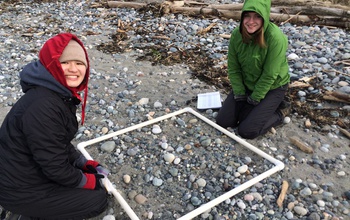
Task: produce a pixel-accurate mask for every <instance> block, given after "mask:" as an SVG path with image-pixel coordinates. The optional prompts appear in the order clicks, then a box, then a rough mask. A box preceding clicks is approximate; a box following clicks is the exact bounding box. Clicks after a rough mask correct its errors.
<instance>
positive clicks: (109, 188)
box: [77, 107, 284, 220]
mask: <svg viewBox="0 0 350 220" xmlns="http://www.w3.org/2000/svg"><path fill="white" fill-rule="evenodd" d="M183 113H191V114H193V115H195V116H196V117H198V118H199V119H201V120H203V121H204V122H206V123H207V124H209V125H211V126H212V127H214V128H216V129H217V130H219V131H221V132H222V133H224V134H226V135H227V136H228V137H230V138H232V139H233V140H235V141H237V142H238V143H240V144H241V145H243V146H244V147H246V148H248V149H249V150H251V151H253V152H255V153H256V154H258V155H259V156H261V157H263V158H265V159H267V160H268V161H270V162H271V163H273V164H274V165H275V166H274V167H272V168H271V169H269V170H267V171H265V172H264V173H262V174H260V175H258V176H256V177H254V178H253V179H250V180H248V181H247V182H245V183H243V184H241V185H239V186H237V187H236V188H233V189H232V190H230V191H228V192H226V193H224V194H223V195H221V196H219V197H217V198H215V199H213V200H211V201H210V202H208V203H205V204H203V205H201V206H200V207H198V208H197V209H194V210H192V211H191V212H189V213H187V214H186V215H184V216H182V217H180V218H178V219H177V220H190V219H192V218H194V217H196V216H198V215H200V214H202V213H203V212H205V211H207V210H209V209H211V208H212V207H214V206H216V205H218V204H220V203H221V202H223V201H225V200H227V199H229V198H231V197H233V196H234V195H236V194H238V193H239V192H241V191H243V190H245V189H247V188H249V187H251V186H253V185H254V184H256V183H258V182H260V181H261V180H263V179H265V178H267V177H269V176H271V175H272V174H274V173H276V172H278V171H280V170H283V169H284V163H283V162H281V161H280V160H277V159H275V158H273V157H272V156H270V155H269V154H266V153H265V152H263V151H262V150H260V149H258V148H257V147H255V146H253V145H252V144H250V143H248V142H247V141H245V140H244V139H242V138H240V137H238V136H236V135H235V134H234V133H232V132H230V131H228V130H226V129H224V128H222V127H221V126H219V125H217V124H216V123H215V122H213V121H211V120H210V119H208V118H206V117H204V116H203V115H201V114H200V113H198V112H196V111H195V110H193V109H192V108H190V107H187V108H184V109H181V110H178V111H175V112H173V113H169V114H166V115H163V116H160V117H158V118H154V119H151V120H149V121H145V122H142V123H140V124H137V125H134V126H131V127H128V128H125V129H122V130H119V131H116V132H113V133H110V134H106V135H104V136H101V137H98V138H95V139H92V140H89V141H85V142H81V143H79V144H78V145H77V148H78V150H79V151H80V152H81V153H82V154H83V155H84V156H85V157H86V158H87V159H89V160H92V159H93V158H92V157H91V156H90V155H89V153H88V152H87V151H86V149H85V147H86V146H89V145H92V144H95V143H97V142H101V141H104V140H107V139H109V138H112V137H115V136H117V135H120V134H124V133H127V132H130V131H133V130H135V129H138V128H142V127H144V126H147V125H151V124H154V123H157V122H159V121H162V120H165V119H168V118H171V117H174V116H177V115H180V114H183ZM103 185H104V186H105V188H106V190H107V191H108V192H109V193H112V194H113V195H114V197H115V198H116V199H117V200H118V202H119V203H120V205H121V207H122V208H123V209H124V210H125V212H126V213H127V214H128V216H129V217H130V219H132V220H139V217H137V215H136V214H135V212H134V211H133V210H132V209H131V207H130V206H129V205H128V203H127V202H126V201H125V200H124V198H123V197H122V196H121V195H120V193H119V192H118V191H117V189H116V188H114V186H113V185H112V183H111V182H110V180H109V179H108V178H107V177H105V178H104V179H103Z"/></svg>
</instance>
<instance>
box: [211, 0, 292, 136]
mask: <svg viewBox="0 0 350 220" xmlns="http://www.w3.org/2000/svg"><path fill="white" fill-rule="evenodd" d="M270 7H271V1H270V0H246V1H245V3H244V5H243V9H242V15H241V22H240V25H239V26H238V27H237V28H235V29H234V30H233V32H232V35H231V39H230V44H229V50H228V77H229V79H230V82H231V86H232V91H231V93H230V94H229V95H228V96H227V98H226V100H225V102H224V103H223V106H222V108H221V109H220V111H219V113H218V116H217V118H216V122H217V124H219V125H220V126H222V127H225V128H227V127H232V128H236V127H237V131H238V134H239V135H240V136H241V137H243V138H247V139H253V138H256V137H257V136H259V135H263V134H265V133H266V132H267V131H269V130H270V128H271V127H274V126H277V125H280V124H281V123H282V122H283V118H284V116H285V115H286V114H287V113H288V110H289V108H284V109H282V103H284V102H283V100H284V97H285V94H286V91H287V89H288V84H289V81H290V75H289V72H288V70H289V67H288V62H287V58H286V52H287V49H288V40H287V37H286V36H285V35H284V34H283V33H282V31H281V30H280V29H279V28H278V26H277V25H275V24H274V23H272V22H270V21H269V17H270Z"/></svg>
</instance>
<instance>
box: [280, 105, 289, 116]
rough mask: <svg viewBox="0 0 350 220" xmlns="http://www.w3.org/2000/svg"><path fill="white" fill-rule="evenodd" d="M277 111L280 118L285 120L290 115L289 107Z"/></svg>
mask: <svg viewBox="0 0 350 220" xmlns="http://www.w3.org/2000/svg"><path fill="white" fill-rule="evenodd" d="M279 110H280V112H281V114H282V116H283V117H284V118H285V117H287V116H288V115H289V114H290V111H291V107H287V108H284V109H279Z"/></svg>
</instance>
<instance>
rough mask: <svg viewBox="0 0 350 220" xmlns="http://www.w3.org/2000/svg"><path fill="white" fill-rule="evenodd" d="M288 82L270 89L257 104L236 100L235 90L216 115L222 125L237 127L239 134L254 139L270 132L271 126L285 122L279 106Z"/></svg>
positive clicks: (217, 120) (217, 121)
mask: <svg viewBox="0 0 350 220" xmlns="http://www.w3.org/2000/svg"><path fill="white" fill-rule="evenodd" d="M287 89H288V84H286V85H284V86H281V87H279V88H277V89H273V90H270V91H269V92H268V93H267V94H266V96H265V98H264V99H262V100H261V101H260V103H259V104H258V105H256V106H253V105H251V104H248V103H247V102H246V101H236V100H235V99H234V95H233V92H232V91H231V92H230V94H229V95H228V96H227V98H226V100H225V101H224V103H223V105H222V107H221V109H220V110H219V112H218V115H217V117H216V123H217V124H218V125H220V126H221V127H224V128H227V127H231V128H237V132H238V134H239V135H240V136H241V137H243V138H246V139H253V138H256V137H258V136H260V135H263V134H265V133H266V132H268V131H269V130H270V129H271V127H275V126H278V125H280V124H282V123H283V115H282V114H281V112H280V111H279V110H278V106H279V105H280V104H281V102H282V101H283V99H284V97H285V94H286V91H287Z"/></svg>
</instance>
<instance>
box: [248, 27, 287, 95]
mask: <svg viewBox="0 0 350 220" xmlns="http://www.w3.org/2000/svg"><path fill="white" fill-rule="evenodd" d="M276 28H278V27H275V26H270V29H273V32H272V33H273V34H270V35H268V36H267V38H268V41H267V45H268V47H267V53H266V57H265V61H264V65H263V69H262V73H261V76H260V78H259V80H258V81H257V83H256V84H255V87H254V90H253V92H252V94H251V97H252V99H254V100H256V101H260V100H261V99H263V98H264V97H265V95H266V94H267V92H268V91H269V90H270V89H271V86H272V85H273V84H274V83H275V81H276V79H277V77H279V75H280V74H281V71H282V66H283V64H284V63H285V62H286V52H287V47H288V41H287V38H286V36H285V35H284V34H283V33H282V32H281V31H280V30H279V29H276ZM283 71H284V70H283Z"/></svg>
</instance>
